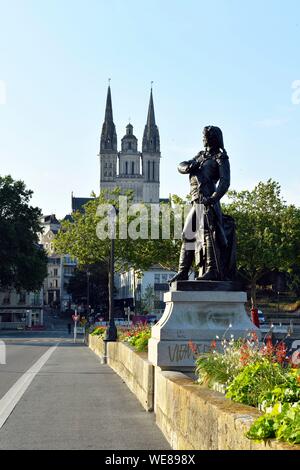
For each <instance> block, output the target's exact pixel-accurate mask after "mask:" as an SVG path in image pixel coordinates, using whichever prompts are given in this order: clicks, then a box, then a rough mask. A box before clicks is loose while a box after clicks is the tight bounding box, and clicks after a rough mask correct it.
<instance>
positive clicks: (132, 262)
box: [55, 188, 181, 271]
mask: <svg viewBox="0 0 300 470" xmlns="http://www.w3.org/2000/svg"><path fill="white" fill-rule="evenodd" d="M119 195H120V190H119V188H116V189H114V190H112V191H111V192H109V193H108V192H106V191H102V192H101V193H100V195H99V196H98V197H96V198H95V199H93V200H92V201H89V202H88V203H87V204H85V206H84V211H82V212H79V211H78V212H75V213H73V214H72V219H73V220H72V221H64V222H63V223H62V229H61V230H60V232H59V233H58V235H57V236H56V238H55V249H56V251H57V252H58V253H69V254H70V255H71V256H73V257H74V258H76V259H77V262H78V265H79V267H84V266H88V265H93V264H98V263H102V265H103V266H106V268H107V270H108V267H109V256H110V249H111V239H110V238H109V237H107V238H99V230H98V227H99V225H98V224H99V223H102V226H103V220H104V219H105V215H104V213H103V212H102V211H99V207H100V208H102V207H105V205H113V206H114V207H115V208H116V210H117V211H119V210H120V207H119V200H118V196H119ZM127 197H128V205H130V203H132V194H131V192H128V193H127ZM144 207H145V209H146V210H147V211H148V212H147V213H148V215H149V214H150V208H149V206H148V207H147V205H144ZM100 212H101V213H100ZM120 213H121V210H120ZM143 217H144V216H143V214H140V213H139V211H137V213H136V214H134V213H133V212H132V211H131V212H130V211H129V212H127V214H126V217H125V219H124V217H121V215H120V217H117V219H116V239H115V269H116V271H125V270H128V269H129V268H133V269H134V270H137V271H144V270H147V269H148V268H149V267H150V266H153V265H154V264H161V265H162V266H164V267H166V268H169V269H172V268H173V267H174V265H177V263H178V253H179V251H178V250H179V246H180V244H181V242H180V241H179V244H178V243H177V244H178V246H177V245H176V242H174V240H173V238H172V236H171V238H170V239H161V238H158V239H151V236H150V222H149V219H147V217H145V218H144V219H143ZM146 219H147V220H146ZM143 220H144V221H145V224H143ZM161 220H162V216H161V215H160V216H159V221H158V225H159V231H160V232H161ZM172 220H173V217H171V225H172V223H173V222H172ZM131 224H133V226H134V227H135V228H136V229H137V232H139V231H140V232H141V233H142V231H143V226H144V228H145V227H146V226H147V230H146V229H145V230H144V232H147V233H144V235H145V237H144V238H140V237H137V238H132V237H131V236H128V237H126V238H125V237H124V239H122V238H121V237H120V234H121V233H124V227H125V226H126V227H127V228H128V231H130V225H131ZM102 228H103V227H102ZM127 228H126V230H127ZM171 233H172V227H171ZM148 235H149V236H148Z"/></svg>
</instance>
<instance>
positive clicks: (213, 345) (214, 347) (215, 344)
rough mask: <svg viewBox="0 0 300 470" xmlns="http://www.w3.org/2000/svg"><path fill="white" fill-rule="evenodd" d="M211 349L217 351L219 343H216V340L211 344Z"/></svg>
mask: <svg viewBox="0 0 300 470" xmlns="http://www.w3.org/2000/svg"><path fill="white" fill-rule="evenodd" d="M210 347H211V349H213V350H214V349H216V347H217V342H216V340H213V341H212V342H211V343H210Z"/></svg>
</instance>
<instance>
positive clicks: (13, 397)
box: [0, 343, 59, 429]
mask: <svg viewBox="0 0 300 470" xmlns="http://www.w3.org/2000/svg"><path fill="white" fill-rule="evenodd" d="M58 344H59V343H58ZM58 344H56V346H52V347H51V348H49V349H48V350H47V351H46V352H45V353H44V354H43V355H42V356H41V357H40V358H39V359H38V360H37V361H36V362H35V363H34V364H33V366H31V367H30V368H29V369H28V370H27V372H25V373H24V374H23V375H22V376H21V377H20V378H19V379H18V380H17V382H16V383H15V384H14V385H13V386H12V387H11V388H10V389H9V390H8V392H7V393H6V394H5V395H4V397H3V398H1V400H0V429H1V428H2V426H3V425H4V423H5V422H6V420H7V418H8V417H9V415H10V414H11V413H12V412H13V410H14V408H15V406H16V405H17V404H18V402H19V401H20V399H21V398H22V396H23V395H24V393H25V392H26V390H27V388H28V387H29V385H30V384H31V382H32V381H33V379H34V378H35V376H36V375H37V374H38V373H39V371H40V370H41V368H42V367H43V366H44V365H45V364H46V362H47V361H48V359H49V358H50V356H51V355H52V354H53V353H54V351H55V350H56V348H57V346H58Z"/></svg>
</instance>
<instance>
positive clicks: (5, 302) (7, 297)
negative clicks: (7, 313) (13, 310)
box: [2, 292, 10, 305]
mask: <svg viewBox="0 0 300 470" xmlns="http://www.w3.org/2000/svg"><path fill="white" fill-rule="evenodd" d="M2 303H3V305H9V304H10V294H9V293H8V292H6V293H5V294H4V297H3V301H2Z"/></svg>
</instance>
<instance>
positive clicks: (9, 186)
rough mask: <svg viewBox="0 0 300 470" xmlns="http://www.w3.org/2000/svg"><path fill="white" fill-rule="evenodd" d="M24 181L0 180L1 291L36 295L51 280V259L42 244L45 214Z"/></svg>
mask: <svg viewBox="0 0 300 470" xmlns="http://www.w3.org/2000/svg"><path fill="white" fill-rule="evenodd" d="M32 194H33V193H32V191H31V190H29V189H26V186H25V183H24V182H23V181H14V180H13V179H12V177H11V176H5V177H0V288H1V289H6V288H16V289H17V290H20V289H24V290H27V291H34V290H37V289H39V288H40V287H41V285H42V283H43V280H44V278H45V277H46V276H47V256H46V253H45V252H44V250H43V249H42V248H41V247H40V246H39V244H38V233H39V232H41V230H42V228H41V225H40V217H41V215H42V214H41V211H40V209H39V208H37V207H32V206H30V204H29V201H30V199H31V197H32Z"/></svg>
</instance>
